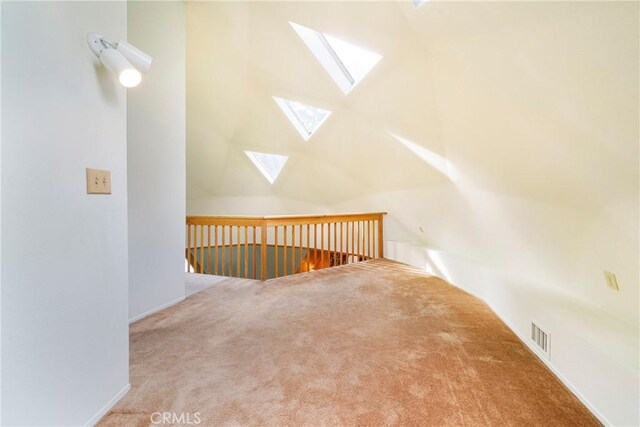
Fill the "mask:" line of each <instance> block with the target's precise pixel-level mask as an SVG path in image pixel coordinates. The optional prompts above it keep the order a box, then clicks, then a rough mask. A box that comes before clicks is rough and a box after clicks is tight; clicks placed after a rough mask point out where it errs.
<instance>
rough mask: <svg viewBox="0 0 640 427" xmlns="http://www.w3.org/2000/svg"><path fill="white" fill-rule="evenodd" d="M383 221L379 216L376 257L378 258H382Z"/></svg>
mask: <svg viewBox="0 0 640 427" xmlns="http://www.w3.org/2000/svg"><path fill="white" fill-rule="evenodd" d="M383 220H384V217H383V216H382V215H380V216H379V217H378V256H379V257H380V258H384V239H383V236H384V235H383V226H384V225H383Z"/></svg>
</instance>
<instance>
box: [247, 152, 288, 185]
mask: <svg viewBox="0 0 640 427" xmlns="http://www.w3.org/2000/svg"><path fill="white" fill-rule="evenodd" d="M244 153H245V154H246V155H247V157H249V159H250V160H251V161H252V162H253V164H254V165H255V166H256V167H257V168H258V170H259V171H260V173H262V175H264V177H265V178H267V181H269V184H273V183H274V182H275V181H276V179H277V178H278V175H280V172H282V168H283V167H284V165H285V163H287V160H288V159H289V157H288V156H283V155H280V154H267V153H258V152H255V151H245V152H244Z"/></svg>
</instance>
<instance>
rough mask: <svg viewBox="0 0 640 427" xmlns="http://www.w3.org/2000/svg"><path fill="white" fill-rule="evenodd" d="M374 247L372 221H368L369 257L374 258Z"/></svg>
mask: <svg viewBox="0 0 640 427" xmlns="http://www.w3.org/2000/svg"><path fill="white" fill-rule="evenodd" d="M374 249H375V248H374V247H373V221H369V258H371V259H373V258H375V255H374V253H373V250H374Z"/></svg>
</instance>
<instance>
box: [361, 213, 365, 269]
mask: <svg viewBox="0 0 640 427" xmlns="http://www.w3.org/2000/svg"><path fill="white" fill-rule="evenodd" d="M360 225H361V228H360V242H361V243H362V245H361V246H360V251H361V254H360V255H361V259H362V260H364V259H365V256H364V221H360Z"/></svg>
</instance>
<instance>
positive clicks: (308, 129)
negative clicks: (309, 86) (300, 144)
mask: <svg viewBox="0 0 640 427" xmlns="http://www.w3.org/2000/svg"><path fill="white" fill-rule="evenodd" d="M273 99H274V100H275V101H276V103H277V104H278V106H279V107H280V108H281V109H282V111H283V112H284V114H285V115H286V116H287V118H288V119H289V121H290V122H291V124H293V126H294V127H295V128H296V130H297V131H298V133H300V135H301V136H302V137H303V138H304V140H305V141H307V140H308V139H309V138H311V135H313V133H314V132H315V131H317V130H318V128H320V126H322V123H324V121H325V120H327V118H328V117H329V115H330V114H331V111H327V110H323V109H321V108H316V107H312V106H310V105H305V104H302V103H300V102H296V101H290V100H288V99H282V98H278V97H277V96H274V97H273Z"/></svg>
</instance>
